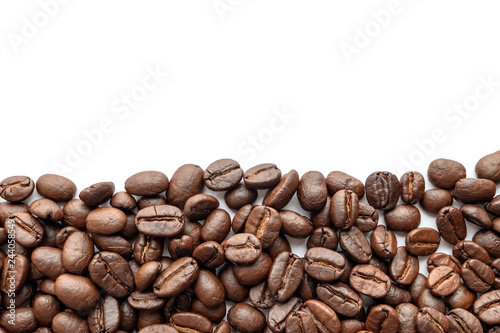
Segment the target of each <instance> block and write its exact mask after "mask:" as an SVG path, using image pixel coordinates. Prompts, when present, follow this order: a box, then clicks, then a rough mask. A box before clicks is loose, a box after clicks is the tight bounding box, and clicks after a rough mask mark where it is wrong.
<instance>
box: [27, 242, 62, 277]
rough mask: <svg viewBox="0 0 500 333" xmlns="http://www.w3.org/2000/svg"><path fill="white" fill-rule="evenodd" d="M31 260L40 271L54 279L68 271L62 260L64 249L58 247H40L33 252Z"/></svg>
mask: <svg viewBox="0 0 500 333" xmlns="http://www.w3.org/2000/svg"><path fill="white" fill-rule="evenodd" d="M31 261H32V263H33V265H34V266H35V267H36V269H37V270H38V271H39V272H40V273H42V274H43V275H44V276H47V277H49V278H51V279H52V280H55V279H57V277H58V276H59V275H61V274H64V273H66V269H65V268H64V266H63V261H62V251H61V250H59V249H58V248H54V247H49V246H41V247H38V248H36V249H35V250H34V251H33V253H32V254H31Z"/></svg>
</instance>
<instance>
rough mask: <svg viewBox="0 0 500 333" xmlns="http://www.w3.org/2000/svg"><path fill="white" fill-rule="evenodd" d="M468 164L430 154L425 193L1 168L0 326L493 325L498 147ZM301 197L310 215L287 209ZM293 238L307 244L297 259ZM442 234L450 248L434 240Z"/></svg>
mask: <svg viewBox="0 0 500 333" xmlns="http://www.w3.org/2000/svg"><path fill="white" fill-rule="evenodd" d="M475 171H476V175H477V177H478V178H467V175H466V170H465V167H464V166H463V165H462V164H460V163H459V162H456V161H452V160H447V159H438V160H435V161H433V162H432V163H431V164H430V166H429V169H428V171H427V178H428V180H429V181H430V183H431V184H432V185H433V186H434V187H435V188H432V189H426V182H425V178H424V176H423V175H422V174H420V173H418V172H407V173H405V174H404V175H402V176H401V178H399V179H398V177H396V175H394V174H392V173H390V172H374V173H372V174H371V175H369V176H368V178H367V179H366V181H365V182H364V183H363V182H361V181H360V180H358V179H356V178H354V177H352V176H350V175H348V174H346V173H343V172H340V171H333V172H331V173H329V174H328V175H327V177H326V178H325V177H324V175H323V174H322V173H320V172H318V171H309V172H307V173H305V174H304V175H302V176H301V177H300V176H299V174H298V173H297V172H296V171H295V170H291V171H289V172H288V173H286V174H284V175H283V174H282V172H281V170H280V169H279V168H278V167H277V166H276V165H275V164H261V165H257V166H255V167H252V168H250V169H248V170H246V171H244V170H243V169H242V168H241V167H240V165H239V164H238V163H237V162H236V161H234V160H231V159H222V160H218V161H215V162H214V163H212V164H211V165H209V166H208V167H207V168H206V170H203V169H201V168H200V167H199V166H197V165H193V164H187V165H183V166H181V167H180V168H179V169H177V171H176V172H175V173H174V174H173V175H172V177H171V178H170V180H169V178H168V177H167V176H166V175H165V174H163V173H162V172H159V171H145V172H140V173H137V174H135V175H133V176H131V177H130V178H128V179H127V180H126V181H125V191H122V192H116V193H115V185H114V184H113V183H112V182H101V183H97V184H94V185H91V186H89V187H87V188H85V189H83V190H81V191H80V192H79V195H78V198H74V197H75V195H76V193H77V187H76V186H75V184H74V183H73V182H72V181H71V180H69V179H67V178H65V177H62V176H58V175H52V174H46V175H43V176H41V177H40V178H38V180H37V181H36V182H34V181H33V180H32V179H30V178H29V177H26V176H13V177H9V178H6V179H4V180H3V181H2V182H1V183H0V197H2V198H3V199H5V201H4V202H1V203H0V225H1V228H0V245H1V246H2V250H0V269H1V277H0V291H1V293H0V296H1V300H0V304H1V316H0V333H3V332H8V333H29V332H38V333H48V332H54V333H77V332H93V333H98V332H99V333H103V332H105V333H115V332H116V333H123V332H137V331H138V332H140V333H157V332H168V333H170V332H172V333H173V332H187V333H197V332H200V333H201V332H203V333H205V332H206V333H210V332H217V333H223V332H224V333H227V332H231V330H233V331H237V332H288V333H294V332H301V333H304V332H312V333H318V332H319V333H327V332H328V333H336V332H346V333H347V332H425V333H433V332H474V333H476V332H500V196H497V197H495V194H496V183H499V182H500V151H499V152H496V153H493V154H491V155H488V156H485V157H483V158H482V159H481V160H480V161H479V162H478V163H477V165H476V170H475ZM205 187H206V188H207V189H208V190H211V191H215V192H223V193H224V196H223V197H224V201H225V203H226V204H227V206H228V207H229V208H230V209H231V210H234V212H235V214H234V216H233V217H232V218H231V215H230V214H229V213H228V212H227V211H226V210H224V209H220V208H219V203H220V202H219V199H217V198H216V197H217V196H218V195H217V194H216V193H213V192H212V194H213V195H212V194H209V193H208V192H209V191H207V190H205V189H204V188H205ZM35 189H36V191H37V192H38V194H39V195H40V196H41V198H40V199H37V200H34V201H32V202H31V203H30V204H28V203H27V202H26V200H27V199H28V198H29V197H30V196H31V195H32V193H33V192H34V190H35ZM259 190H265V195H264V198H263V202H262V203H261V204H260V205H259V204H256V200H257V198H258V193H259V192H258V191H259ZM202 192H203V193H202ZM263 193H264V192H263ZM295 195H296V197H297V199H298V203H299V204H300V207H301V208H302V209H303V210H304V211H306V212H308V214H306V215H307V216H304V214H300V213H299V212H297V211H294V210H290V209H286V208H287V207H288V208H289V207H291V206H292V205H293V204H292V205H289V203H290V202H291V200H292V198H293V197H294V196H295ZM219 198H220V199H221V200H222V197H221V196H219ZM363 198H366V202H363V201H362V199H363ZM454 203H455V204H456V205H455V206H453V204H454ZM457 203H460V204H461V207H460V205H457ZM415 204H419V206H420V207H421V208H422V209H424V210H425V211H427V212H428V213H431V214H434V215H435V216H436V228H435V229H434V228H423V227H419V225H420V220H421V214H420V211H419V208H417V207H416V206H415ZM287 205H288V206H287ZM458 207H459V208H458ZM300 211H301V212H302V213H303V211H302V210H300ZM379 214H383V217H384V220H385V225H383V224H379ZM468 223H473V224H475V225H477V226H479V227H480V229H479V230H480V231H478V232H476V233H475V235H474V236H473V237H472V240H465V239H466V236H467V227H468ZM397 234H400V235H404V236H405V244H398V242H397V238H396V235H397ZM290 237H291V238H298V239H304V240H306V244H307V252H306V253H305V255H304V256H303V257H301V256H298V255H297V254H294V253H293V251H292V247H291V246H290V243H289V240H290ZM470 238H471V237H469V239H470ZM442 240H443V241H445V242H447V243H449V244H451V245H452V246H453V250H452V253H440V252H436V251H437V249H438V247H439V245H440V243H441V241H442ZM398 245H400V246H398ZM339 249H340V250H339ZM419 257H428V259H427V271H428V272H429V273H428V276H424V275H423V274H420V273H419V271H420V266H419V265H420V264H419ZM226 302H229V303H226ZM228 304H229V305H230V307H229V311H227V313H226V305H228ZM224 318H226V319H227V321H225V320H223V319H224ZM214 326H215V327H216V328H215V329H214Z"/></svg>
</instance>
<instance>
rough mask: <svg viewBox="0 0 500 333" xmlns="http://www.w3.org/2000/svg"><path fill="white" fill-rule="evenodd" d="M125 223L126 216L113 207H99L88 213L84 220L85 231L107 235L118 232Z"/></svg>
mask: <svg viewBox="0 0 500 333" xmlns="http://www.w3.org/2000/svg"><path fill="white" fill-rule="evenodd" d="M126 223H127V215H125V213H124V212H122V211H121V210H119V209H116V208H113V207H101V208H97V209H94V210H93V211H91V212H90V214H89V215H88V216H87V219H86V226H87V230H88V231H90V232H95V233H98V234H103V235H109V234H114V233H116V232H118V231H120V230H121V229H122V228H123V227H124V226H125V224H126Z"/></svg>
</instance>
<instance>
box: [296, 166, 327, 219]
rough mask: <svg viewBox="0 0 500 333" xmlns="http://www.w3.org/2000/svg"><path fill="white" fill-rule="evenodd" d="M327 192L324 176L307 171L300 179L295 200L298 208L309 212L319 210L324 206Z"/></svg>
mask: <svg viewBox="0 0 500 333" xmlns="http://www.w3.org/2000/svg"><path fill="white" fill-rule="evenodd" d="M327 196H328V190H327V188H326V179H325V176H323V174H322V173H321V172H319V171H308V172H306V173H305V174H304V175H302V177H301V178H300V183H299V188H298V190H297V198H298V199H299V203H300V206H301V207H302V208H303V209H304V210H307V211H309V212H312V211H318V210H321V209H322V208H323V207H324V206H325V204H326V197H327Z"/></svg>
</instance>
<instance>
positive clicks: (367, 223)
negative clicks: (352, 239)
mask: <svg viewBox="0 0 500 333" xmlns="http://www.w3.org/2000/svg"><path fill="white" fill-rule="evenodd" d="M378 217H379V216H378V212H377V210H376V209H375V208H373V207H372V206H370V205H368V204H366V203H364V202H360V203H359V215H358V219H357V220H356V223H355V224H354V225H355V226H356V227H358V228H359V230H361V231H362V232H369V231H372V230H373V229H375V228H376V227H377V225H378Z"/></svg>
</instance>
